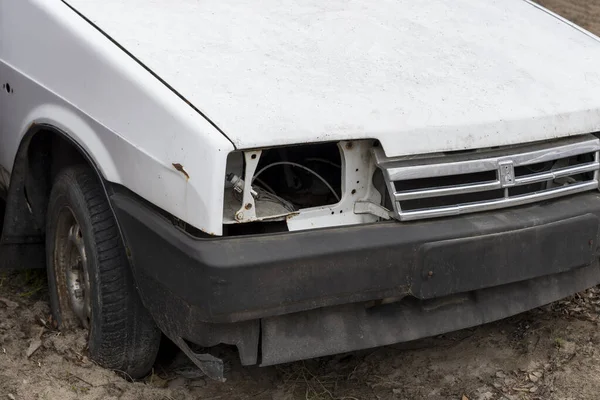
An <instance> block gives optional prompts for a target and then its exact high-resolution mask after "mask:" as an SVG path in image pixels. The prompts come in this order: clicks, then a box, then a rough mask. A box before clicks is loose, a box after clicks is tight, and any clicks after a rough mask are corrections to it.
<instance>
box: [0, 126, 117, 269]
mask: <svg viewBox="0 0 600 400" xmlns="http://www.w3.org/2000/svg"><path fill="white" fill-rule="evenodd" d="M77 164H86V165H87V166H89V167H90V168H91V169H92V170H93V171H94V173H95V175H96V176H97V177H98V179H99V181H100V182H101V185H102V187H103V189H104V193H105V195H106V196H107V197H109V194H110V193H109V186H108V185H107V183H106V182H107V181H106V179H105V177H104V175H103V173H102V170H101V169H100V167H99V166H98V164H97V162H96V161H95V160H94V158H93V157H92V156H91V155H90V154H89V153H88V151H86V149H85V148H84V147H83V146H82V145H81V144H80V143H79V142H78V141H77V140H76V139H74V138H73V137H71V135H69V134H68V133H67V132H65V131H64V130H63V129H61V128H60V127H57V126H56V125H54V124H49V123H33V124H31V125H30V126H29V127H28V129H27V130H26V131H25V133H24V135H23V136H22V139H21V141H20V143H19V146H18V149H17V152H16V155H15V158H14V162H13V168H12V172H11V175H10V183H9V187H8V192H7V196H6V209H5V213H4V225H3V229H2V238H1V241H0V243H1V249H0V254H1V255H2V257H0V258H1V259H2V261H1V262H0V268H1V267H6V268H12V269H18V268H45V266H46V265H45V246H44V236H45V221H46V210H47V205H48V198H49V196H50V190H51V188H52V183H53V181H54V177H55V176H56V174H57V173H58V172H59V171H60V170H61V169H63V168H66V167H68V166H71V165H77Z"/></svg>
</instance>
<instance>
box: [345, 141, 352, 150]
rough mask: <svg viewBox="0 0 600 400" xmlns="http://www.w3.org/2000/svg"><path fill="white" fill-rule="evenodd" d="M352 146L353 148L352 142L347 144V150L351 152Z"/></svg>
mask: <svg viewBox="0 0 600 400" xmlns="http://www.w3.org/2000/svg"><path fill="white" fill-rule="evenodd" d="M352 146H353V144H352V142H348V143H346V149H348V150H350V149H351V148H352Z"/></svg>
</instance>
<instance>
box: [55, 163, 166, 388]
mask: <svg viewBox="0 0 600 400" xmlns="http://www.w3.org/2000/svg"><path fill="white" fill-rule="evenodd" d="M46 257H47V270H48V288H49V294H50V306H51V309H52V313H53V316H54V320H55V321H56V322H57V324H58V327H59V328H60V329H61V330H65V329H67V330H68V329H72V328H76V327H78V326H83V327H84V328H87V329H88V349H89V356H90V358H91V359H92V360H94V361H95V362H97V363H98V364H100V365H101V366H103V367H105V368H109V369H112V370H115V371H120V372H123V373H125V374H127V375H129V376H130V377H131V378H133V379H136V378H141V377H143V376H145V375H146V374H147V373H148V372H149V371H150V370H151V368H152V365H153V363H154V360H155V358H156V355H157V353H158V349H159V345H160V339H161V332H160V330H159V329H158V328H157V326H156V324H155V322H154V320H153V319H152V317H151V315H150V314H149V312H148V311H147V310H146V308H145V307H144V305H143V304H142V301H141V299H140V297H139V295H138V293H137V290H136V288H135V284H134V280H133V276H132V271H131V268H130V266H129V261H128V258H127V255H126V252H125V247H124V245H123V240H122V238H121V235H120V232H119V229H118V226H117V223H116V220H115V217H114V215H113V212H112V210H111V208H110V205H109V203H108V199H107V198H106V195H105V192H104V189H103V187H102V185H101V183H100V181H99V179H98V178H97V176H96V174H95V173H94V171H93V170H91V169H90V168H89V167H87V166H76V167H69V168H67V169H64V170H63V171H61V172H60V173H59V174H58V176H57V177H56V179H55V181H54V184H53V186H52V190H51V193H50V199H49V202H48V210H47V219H46Z"/></svg>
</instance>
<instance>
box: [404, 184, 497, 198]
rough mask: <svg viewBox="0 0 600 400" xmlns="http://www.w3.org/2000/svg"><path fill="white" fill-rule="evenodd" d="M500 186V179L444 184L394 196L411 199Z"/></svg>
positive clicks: (492, 188) (478, 190)
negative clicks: (455, 184) (468, 183)
mask: <svg viewBox="0 0 600 400" xmlns="http://www.w3.org/2000/svg"><path fill="white" fill-rule="evenodd" d="M500 188H502V184H501V183H500V181H493V182H485V183H477V184H472V185H460V186H446V187H436V188H432V189H426V190H411V191H404V192H395V193H394V198H395V199H396V200H399V201H401V200H412V199H422V198H425V197H437V196H450V195H455V194H463V193H475V192H483V191H486V190H494V189H500Z"/></svg>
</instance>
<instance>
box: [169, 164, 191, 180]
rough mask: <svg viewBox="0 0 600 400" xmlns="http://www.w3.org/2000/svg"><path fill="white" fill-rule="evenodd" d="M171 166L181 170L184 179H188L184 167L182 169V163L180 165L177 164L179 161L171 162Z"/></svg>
mask: <svg viewBox="0 0 600 400" xmlns="http://www.w3.org/2000/svg"><path fill="white" fill-rule="evenodd" d="M173 167H174V168H175V169H176V170H177V171H179V172H181V173H182V174H183V175H185V179H186V180H187V179H190V176H189V175H188V173H187V172H185V169H183V165H181V164H179V163H173Z"/></svg>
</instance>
